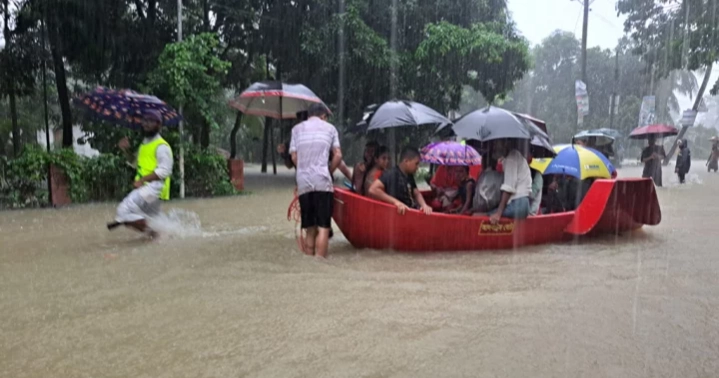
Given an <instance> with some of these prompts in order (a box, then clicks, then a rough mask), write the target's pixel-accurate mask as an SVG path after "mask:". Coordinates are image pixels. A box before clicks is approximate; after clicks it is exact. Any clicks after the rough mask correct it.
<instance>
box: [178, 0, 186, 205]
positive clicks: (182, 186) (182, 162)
mask: <svg viewBox="0 0 719 378" xmlns="http://www.w3.org/2000/svg"><path fill="white" fill-rule="evenodd" d="M177 42H182V0H177ZM178 112H179V114H180V117H182V104H180V108H179V109H178ZM178 129H179V132H180V159H179V160H180V198H185V148H184V147H183V143H184V138H183V135H184V132H183V131H184V125H183V122H182V121H180V125H179V126H178Z"/></svg>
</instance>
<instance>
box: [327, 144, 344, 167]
mask: <svg viewBox="0 0 719 378" xmlns="http://www.w3.org/2000/svg"><path fill="white" fill-rule="evenodd" d="M341 163H342V150H340V148H339V147H332V162H331V163H330V172H334V171H335V170H337V168H338V167H339V166H340V164H341Z"/></svg>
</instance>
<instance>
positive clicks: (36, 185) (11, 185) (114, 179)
mask: <svg viewBox="0 0 719 378" xmlns="http://www.w3.org/2000/svg"><path fill="white" fill-rule="evenodd" d="M175 158H177V156H175ZM50 164H54V165H55V166H57V167H59V168H60V169H62V170H63V171H64V172H65V174H66V175H67V177H68V180H69V184H70V197H71V198H72V201H73V202H75V203H83V202H103V201H119V200H121V199H122V198H123V197H124V196H125V195H127V193H129V192H130V191H131V190H132V182H133V179H134V175H135V170H134V169H133V168H132V167H131V166H129V165H128V164H127V163H126V160H125V157H124V156H120V155H114V154H101V155H100V156H97V157H94V158H86V157H82V156H79V155H77V154H75V153H74V152H73V151H72V150H70V149H62V150H60V151H54V152H51V153H47V152H46V151H45V150H43V149H40V148H38V147H36V146H28V147H27V148H26V149H25V151H23V153H22V155H21V156H20V157H19V158H17V159H12V160H8V159H7V158H5V157H0V207H10V208H23V207H37V206H45V205H47V204H48V192H47V176H48V170H49V166H50ZM178 167H179V166H178V163H177V159H176V160H175V167H174V168H175V169H174V170H173V180H172V185H171V193H172V195H171V197H172V198H178V197H179V192H180V190H179V188H180V170H179V168H178ZM185 177H186V178H187V179H186V181H185V189H186V194H187V196H188V197H213V196H224V195H231V194H237V193H238V192H237V191H236V190H235V188H234V187H233V186H232V183H231V182H230V178H229V172H228V169H227V160H225V158H224V157H222V156H220V155H217V154H215V153H211V152H208V151H205V150H201V149H199V148H196V147H190V148H189V150H187V151H186V153H185Z"/></svg>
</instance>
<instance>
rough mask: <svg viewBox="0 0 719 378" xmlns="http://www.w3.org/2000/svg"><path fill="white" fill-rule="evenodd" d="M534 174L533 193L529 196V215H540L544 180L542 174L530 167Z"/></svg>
mask: <svg viewBox="0 0 719 378" xmlns="http://www.w3.org/2000/svg"><path fill="white" fill-rule="evenodd" d="M530 171H531V172H532V192H531V193H530V194H529V215H530V216H534V215H537V214H539V207H540V205H541V203H542V189H543V188H544V178H543V177H542V173H541V172H539V171H538V170H536V169H533V168H531V167H530Z"/></svg>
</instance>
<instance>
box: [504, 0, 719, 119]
mask: <svg viewBox="0 0 719 378" xmlns="http://www.w3.org/2000/svg"><path fill="white" fill-rule="evenodd" d="M590 2H591V6H590V12H589V30H588V32H587V36H588V37H587V45H588V46H589V47H593V46H601V47H602V48H605V49H612V48H614V47H615V46H616V45H617V41H618V40H619V39H620V38H622V36H623V35H624V19H625V18H624V17H619V16H617V11H616V10H615V4H616V0H593V1H590ZM582 3H583V0H509V10H510V12H512V18H513V19H514V21H515V22H516V23H517V28H519V30H520V31H521V32H522V35H524V37H525V38H527V39H528V40H529V42H530V43H531V44H532V45H537V44H540V43H541V42H542V40H543V39H544V38H546V37H547V36H549V35H550V34H551V33H552V32H553V31H555V30H557V29H560V30H565V31H570V32H573V33H574V34H575V35H576V36H577V39H581V38H582V8H583V5H582ZM702 79H703V77H698V81H699V82H701V80H702ZM717 79H719V70H717V69H715V70H714V71H713V75H712V79H711V81H710V87H711V84H712V83H714V82H716V80H717ZM707 94H708V93H707ZM590 96H591V93H590ZM677 97H678V98H679V102H680V105H681V107H682V109H688V108H691V106H692V101H691V100H690V99H689V98H688V97H685V96H682V95H678V96H677Z"/></svg>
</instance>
